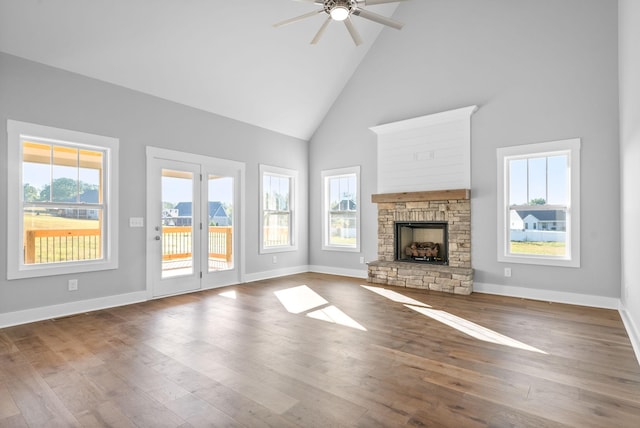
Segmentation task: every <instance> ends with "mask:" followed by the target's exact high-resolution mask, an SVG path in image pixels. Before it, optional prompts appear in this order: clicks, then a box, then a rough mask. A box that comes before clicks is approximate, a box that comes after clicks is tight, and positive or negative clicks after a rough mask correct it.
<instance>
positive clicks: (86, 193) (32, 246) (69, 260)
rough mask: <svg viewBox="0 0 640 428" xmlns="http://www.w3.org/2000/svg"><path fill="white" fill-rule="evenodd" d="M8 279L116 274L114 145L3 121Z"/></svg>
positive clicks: (100, 138)
mask: <svg viewBox="0 0 640 428" xmlns="http://www.w3.org/2000/svg"><path fill="white" fill-rule="evenodd" d="M7 131H8V145H9V175H8V184H9V188H8V201H9V204H8V207H9V210H8V216H7V221H8V225H7V227H8V237H9V239H8V240H7V243H8V248H7V262H8V267H7V277H8V278H9V279H16V278H28V277H37V276H45V275H57V274H65V273H76V272H88V271H95V270H104V269H115V268H117V266H118V265H117V261H118V259H117V232H118V227H117V225H118V222H117V200H118V198H117V168H116V161H117V158H118V140H117V139H115V138H111V137H103V136H98V135H92V134H86V133H82V132H76V131H68V130H64V129H58V128H52V127H48V126H41V125H35V124H30V123H25V122H17V121H13V120H9V121H8V122H7Z"/></svg>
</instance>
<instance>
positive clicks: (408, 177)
mask: <svg viewBox="0 0 640 428" xmlns="http://www.w3.org/2000/svg"><path fill="white" fill-rule="evenodd" d="M477 109H478V107H477V106H475V105H474V106H469V107H464V108H460V109H456V110H449V111H446V112H442V113H436V114H431V115H427V116H422V117H417V118H413V119H408V120H403V121H399V122H393V123H388V124H385V125H379V126H374V127H372V128H370V129H371V130H372V131H373V132H375V133H376V134H377V135H378V190H377V192H378V193H399V192H416V191H427V190H446V189H470V188H471V115H472V114H473V113H474V112H475V111H476V110H477Z"/></svg>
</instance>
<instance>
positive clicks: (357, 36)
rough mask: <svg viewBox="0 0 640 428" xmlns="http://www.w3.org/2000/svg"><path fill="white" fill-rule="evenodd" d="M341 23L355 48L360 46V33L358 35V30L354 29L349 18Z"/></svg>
mask: <svg viewBox="0 0 640 428" xmlns="http://www.w3.org/2000/svg"><path fill="white" fill-rule="evenodd" d="M343 22H344V25H345V27H347V30H349V34H351V38H352V39H353V43H355V44H356V46H360V45H361V44H362V37H360V33H358V30H356V27H355V26H354V25H353V21H351V18H347V19H345V20H344V21H343Z"/></svg>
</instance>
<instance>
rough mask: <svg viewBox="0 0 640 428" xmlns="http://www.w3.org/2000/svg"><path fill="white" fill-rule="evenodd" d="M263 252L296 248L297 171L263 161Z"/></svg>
mask: <svg viewBox="0 0 640 428" xmlns="http://www.w3.org/2000/svg"><path fill="white" fill-rule="evenodd" d="M260 177H261V180H260V207H261V211H262V227H261V228H260V252H261V253H273V252H280V251H293V250H295V249H296V248H297V247H296V245H297V244H296V233H295V230H296V219H295V216H294V214H295V209H294V207H295V201H296V198H295V190H296V181H297V177H298V172H297V171H294V170H291V169H285V168H278V167H274V166H268V165H260Z"/></svg>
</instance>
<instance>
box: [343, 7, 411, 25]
mask: <svg viewBox="0 0 640 428" xmlns="http://www.w3.org/2000/svg"><path fill="white" fill-rule="evenodd" d="M353 14H354V15H358V16H361V17H363V18H364V19H368V20H370V21H374V22H377V23H378V24H382V25H386V26H388V27H391V28H395V29H396V30H400V29H402V27H404V24H403V23H402V22H399V21H396V20H394V19H391V18H387V17H386V16H382V15H379V14H377V13H373V12H369V11H368V10H364V9H359V8H356V9H354V10H353Z"/></svg>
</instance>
